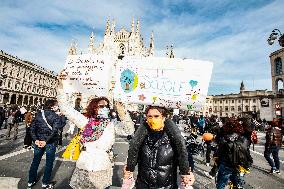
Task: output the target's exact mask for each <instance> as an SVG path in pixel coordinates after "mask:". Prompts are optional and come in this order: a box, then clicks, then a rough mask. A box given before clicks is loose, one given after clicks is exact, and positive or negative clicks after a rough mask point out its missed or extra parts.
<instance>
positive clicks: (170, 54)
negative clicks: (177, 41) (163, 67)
mask: <svg viewBox="0 0 284 189" xmlns="http://www.w3.org/2000/svg"><path fill="white" fill-rule="evenodd" d="M174 57H175V55H174V47H173V45H171V50H170V53H169V58H174Z"/></svg>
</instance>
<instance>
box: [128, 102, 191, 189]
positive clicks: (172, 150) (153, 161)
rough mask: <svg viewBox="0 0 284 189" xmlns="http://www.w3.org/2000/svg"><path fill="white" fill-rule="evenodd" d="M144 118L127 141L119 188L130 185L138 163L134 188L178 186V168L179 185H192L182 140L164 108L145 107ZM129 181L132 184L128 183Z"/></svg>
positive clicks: (186, 154)
mask: <svg viewBox="0 0 284 189" xmlns="http://www.w3.org/2000/svg"><path fill="white" fill-rule="evenodd" d="M145 114H146V118H147V119H146V121H144V122H143V124H142V125H141V126H140V127H139V128H138V130H137V131H136V133H135V135H134V137H133V139H132V140H131V141H130V146H129V150H128V158H127V164H126V166H125V170H124V184H123V188H131V186H130V185H131V184H133V183H134V181H133V172H134V170H135V166H136V165H137V164H138V175H137V180H136V183H135V187H136V188H137V189H143V188H168V189H174V188H178V183H177V169H178V168H179V171H180V175H181V181H182V186H183V187H189V185H192V184H193V181H194V176H193V173H192V172H191V167H190V165H189V161H188V153H187V149H186V145H185V141H184V139H183V137H182V135H181V133H180V130H179V129H178V127H177V126H176V125H175V123H174V122H173V121H172V120H170V119H167V110H166V109H165V108H162V107H157V106H149V107H148V108H147V109H146V111H145ZM131 180H132V183H131V182H129V181H131Z"/></svg>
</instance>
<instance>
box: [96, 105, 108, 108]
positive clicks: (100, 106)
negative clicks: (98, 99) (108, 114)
mask: <svg viewBox="0 0 284 189" xmlns="http://www.w3.org/2000/svg"><path fill="white" fill-rule="evenodd" d="M98 107H99V108H109V106H108V105H102V104H100V105H98Z"/></svg>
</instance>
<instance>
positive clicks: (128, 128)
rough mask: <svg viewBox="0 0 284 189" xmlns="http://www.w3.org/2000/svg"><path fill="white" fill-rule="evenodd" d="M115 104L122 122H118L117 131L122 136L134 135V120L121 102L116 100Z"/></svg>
mask: <svg viewBox="0 0 284 189" xmlns="http://www.w3.org/2000/svg"><path fill="white" fill-rule="evenodd" d="M115 106H116V109H117V113H118V116H119V118H120V119H121V122H118V124H116V125H115V127H114V128H115V133H116V134H117V135H122V136H127V135H132V134H133V133H134V131H135V129H134V122H133V121H132V119H131V117H130V115H129V113H128V112H127V110H126V109H125V107H124V105H123V104H122V103H121V102H116V103H115Z"/></svg>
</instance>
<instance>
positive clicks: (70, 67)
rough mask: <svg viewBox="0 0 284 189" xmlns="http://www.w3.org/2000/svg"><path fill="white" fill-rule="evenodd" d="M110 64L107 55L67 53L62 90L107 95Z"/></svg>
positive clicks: (111, 62)
mask: <svg viewBox="0 0 284 189" xmlns="http://www.w3.org/2000/svg"><path fill="white" fill-rule="evenodd" d="M112 64H113V60H112V59H111V57H109V56H104V55H96V54H83V55H69V56H68V57H67V60H66V64H65V68H64V74H65V75H66V79H65V80H64V81H63V89H64V92H66V93H82V94H84V95H92V96H108V92H109V88H110V79H111V66H112Z"/></svg>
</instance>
